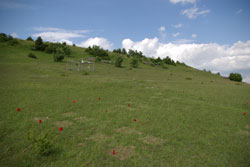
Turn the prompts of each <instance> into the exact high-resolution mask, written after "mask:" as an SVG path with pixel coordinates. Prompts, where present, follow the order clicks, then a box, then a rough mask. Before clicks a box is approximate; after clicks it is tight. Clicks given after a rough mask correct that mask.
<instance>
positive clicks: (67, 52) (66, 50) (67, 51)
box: [63, 46, 71, 57]
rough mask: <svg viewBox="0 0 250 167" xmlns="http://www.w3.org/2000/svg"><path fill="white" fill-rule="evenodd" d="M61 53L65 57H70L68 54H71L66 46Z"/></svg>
mask: <svg viewBox="0 0 250 167" xmlns="http://www.w3.org/2000/svg"><path fill="white" fill-rule="evenodd" d="M63 52H64V54H65V55H66V56H67V57H70V54H71V50H70V48H69V47H68V46H64V47H63Z"/></svg>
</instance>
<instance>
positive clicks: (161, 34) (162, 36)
mask: <svg viewBox="0 0 250 167" xmlns="http://www.w3.org/2000/svg"><path fill="white" fill-rule="evenodd" d="M158 32H159V34H160V36H161V39H162V40H165V39H166V36H167V34H166V28H165V27H164V26H161V27H160V28H159V29H158Z"/></svg>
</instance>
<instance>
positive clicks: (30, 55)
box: [28, 53, 37, 59]
mask: <svg viewBox="0 0 250 167" xmlns="http://www.w3.org/2000/svg"><path fill="white" fill-rule="evenodd" d="M28 57H30V58H33V59H36V58H37V57H36V55H35V54H33V53H29V54H28Z"/></svg>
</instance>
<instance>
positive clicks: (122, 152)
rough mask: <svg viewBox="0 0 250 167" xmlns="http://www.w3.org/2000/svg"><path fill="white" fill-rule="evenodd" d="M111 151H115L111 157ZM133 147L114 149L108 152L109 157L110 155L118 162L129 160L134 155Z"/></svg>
mask: <svg viewBox="0 0 250 167" xmlns="http://www.w3.org/2000/svg"><path fill="white" fill-rule="evenodd" d="M113 150H115V155H113ZM134 150H135V147H134V146H129V147H126V146H118V147H117V148H114V149H112V150H109V151H108V154H109V155H112V156H113V157H115V158H118V159H119V160H121V161H122V160H125V159H128V158H130V157H131V156H133V155H135V151H134Z"/></svg>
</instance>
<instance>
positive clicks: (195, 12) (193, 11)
mask: <svg viewBox="0 0 250 167" xmlns="http://www.w3.org/2000/svg"><path fill="white" fill-rule="evenodd" d="M208 13H210V10H209V9H207V10H200V9H199V8H196V7H194V8H189V9H185V10H182V11H181V14H182V15H186V16H187V17H188V18H189V19H195V18H196V17H198V16H201V15H203V16H205V15H207V14H208Z"/></svg>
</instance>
